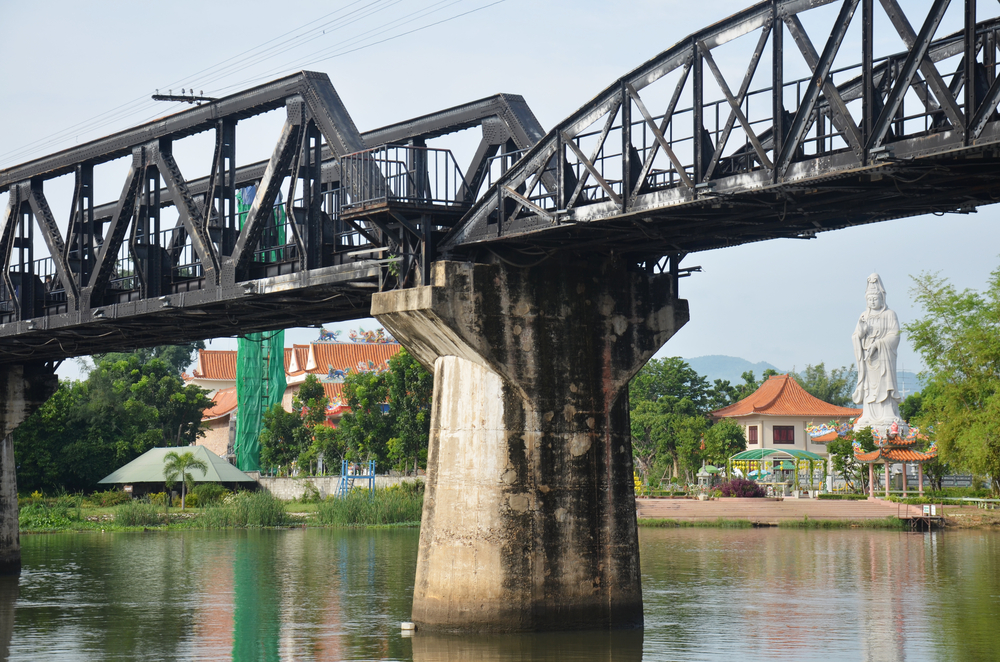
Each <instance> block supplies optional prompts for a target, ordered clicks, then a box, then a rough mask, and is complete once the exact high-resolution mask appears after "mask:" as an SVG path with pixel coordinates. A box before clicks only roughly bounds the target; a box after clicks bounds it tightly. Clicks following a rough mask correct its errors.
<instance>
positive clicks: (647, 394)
mask: <svg viewBox="0 0 1000 662" xmlns="http://www.w3.org/2000/svg"><path fill="white" fill-rule="evenodd" d="M708 391H709V387H708V380H707V379H706V378H705V377H702V376H701V375H699V374H698V373H697V372H695V371H694V369H693V368H692V367H691V366H689V365H688V364H687V362H686V361H684V359H682V358H681V357H679V356H671V357H667V358H663V359H650V360H649V362H648V363H647V364H646V365H644V366H643V367H642V369H641V370H640V371H639V373H638V374H637V375H636V376H635V377H633V378H632V381H631V382H630V383H629V402H630V403H631V405H632V408H635V406H637V405H638V403H640V402H642V401H649V402H656V401H658V400H659V399H660V398H663V397H665V396H671V397H673V398H676V399H677V400H682V399H684V398H687V399H688V400H690V401H691V403H692V404H693V405H694V407H695V409H697V410H698V411H699V412H703V411H706V410H707V407H708V403H709V396H708Z"/></svg>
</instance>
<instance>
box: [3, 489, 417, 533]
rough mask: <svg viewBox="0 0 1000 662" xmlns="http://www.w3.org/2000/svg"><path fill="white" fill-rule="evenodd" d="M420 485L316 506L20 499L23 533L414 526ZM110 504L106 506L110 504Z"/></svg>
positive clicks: (268, 498) (251, 495) (242, 495)
mask: <svg viewBox="0 0 1000 662" xmlns="http://www.w3.org/2000/svg"><path fill="white" fill-rule="evenodd" d="M423 496H424V495H423V484H422V483H417V484H404V487H396V486H393V487H390V488H387V489H380V490H375V491H374V493H369V492H368V491H367V490H358V491H356V492H355V493H353V494H351V495H349V496H348V497H347V498H345V499H337V498H330V499H327V500H325V501H321V502H319V503H302V502H296V501H289V502H285V501H281V500H279V499H277V498H276V497H274V496H272V495H271V494H270V493H269V492H265V491H258V492H237V493H230V494H227V495H225V496H224V497H223V498H221V499H219V500H217V501H214V502H211V503H208V504H206V505H204V506H201V507H194V508H187V509H186V510H184V511H181V510H180V509H178V508H169V509H167V508H165V506H164V504H162V501H161V503H153V502H151V501H149V500H146V499H131V498H126V499H108V498H100V499H93V498H91V497H83V496H80V495H74V496H60V497H47V498H45V497H31V498H27V499H24V500H22V502H21V504H20V510H19V516H18V528H19V529H20V531H21V532H22V533H25V534H28V533H48V532H56V531H80V532H82V531H135V530H148V529H158V530H176V529H248V528H267V527H284V526H303V525H305V526H329V527H343V526H352V527H356V526H416V525H419V524H420V514H421V512H422V510H423ZM109 501H110V502H111V505H105V504H107V503H108V502H109Z"/></svg>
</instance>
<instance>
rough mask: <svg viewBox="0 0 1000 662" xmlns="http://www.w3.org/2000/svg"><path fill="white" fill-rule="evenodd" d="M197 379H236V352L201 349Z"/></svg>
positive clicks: (195, 376) (194, 373) (194, 372)
mask: <svg viewBox="0 0 1000 662" xmlns="http://www.w3.org/2000/svg"><path fill="white" fill-rule="evenodd" d="M193 377H194V378H195V379H224V380H233V379H236V352H235V351H233V350H226V349H199V350H198V365H197V366H196V367H195V369H194V371H193Z"/></svg>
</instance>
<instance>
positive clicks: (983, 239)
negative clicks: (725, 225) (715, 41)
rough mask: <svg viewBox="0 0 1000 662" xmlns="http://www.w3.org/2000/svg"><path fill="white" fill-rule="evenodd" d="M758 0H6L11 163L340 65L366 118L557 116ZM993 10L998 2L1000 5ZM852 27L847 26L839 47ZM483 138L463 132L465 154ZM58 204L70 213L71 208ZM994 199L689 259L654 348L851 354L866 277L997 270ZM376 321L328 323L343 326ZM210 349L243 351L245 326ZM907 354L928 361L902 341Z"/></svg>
mask: <svg viewBox="0 0 1000 662" xmlns="http://www.w3.org/2000/svg"><path fill="white" fill-rule="evenodd" d="M911 3H912V6H914V7H916V6H919V5H924V4H927V2H926V1H925V0H909V1H908V2H907V3H906V6H907V7H908V8H909V7H910V6H911ZM749 4H751V3H750V1H749V0H735V1H734V0H713V1H712V2H709V3H705V2H703V3H691V2H690V1H689V0H622V1H619V2H607V1H598V0H547V1H546V2H542V3H540V2H537V1H533V0H500V1H499V2H498V1H497V0H442V1H437V0H356V1H352V0H335V1H331V0H284V1H283V2H282V3H280V4H276V3H273V2H262V1H257V0H243V1H241V2H227V1H222V0H219V1H213V2H204V1H203V0H199V1H198V2H194V1H191V0H172V1H171V2H170V3H136V2H126V1H124V0H105V1H104V2H100V3H80V2H75V1H61V0H52V1H50V2H45V3H35V2H31V3H19V2H13V1H12V0H0V19H2V21H0V23H2V24H3V25H5V26H6V27H7V28H8V29H7V30H5V31H4V39H3V40H0V61H3V62H6V63H8V64H9V65H10V66H6V67H3V68H2V69H0V90H3V91H2V92H0V168H5V167H9V166H12V165H15V164H18V163H21V162H24V161H26V160H29V159H31V158H35V157H38V156H42V155H45V154H48V153H52V152H54V151H57V150H60V149H65V148H67V147H71V146H73V145H74V144H77V143H80V142H85V141H87V140H91V139H94V138H98V137H100V136H103V135H106V134H108V133H111V132H113V131H116V130H120V129H123V128H127V127H129V126H133V125H135V124H139V123H142V122H145V121H148V120H151V119H153V118H156V117H159V116H162V115H165V114H169V113H171V112H176V111H177V110H181V109H182V108H181V107H179V106H178V105H172V104H163V103H157V102H152V101H150V100H149V96H150V95H151V94H153V93H154V92H155V91H157V90H159V91H160V92H165V91H167V90H173V91H174V92H175V93H176V92H178V91H179V90H180V89H181V88H182V87H183V88H186V89H191V88H193V89H195V90H197V91H204V93H205V94H206V95H210V96H222V95H225V94H231V93H233V92H235V91H237V90H239V89H243V88H246V87H249V86H252V85H255V84H259V83H262V82H265V81H267V80H271V79H273V78H277V77H279V76H281V75H285V74H288V73H292V72H294V71H297V70H300V69H310V70H315V71H322V72H326V73H327V74H328V75H329V76H330V78H331V80H332V82H333V84H334V86H335V87H336V89H337V91H338V93H339V94H340V97H341V99H342V100H343V102H344V104H345V106H346V107H347V109H348V111H349V112H350V113H351V116H352V117H353V119H354V122H355V124H356V125H357V126H358V128H359V129H360V130H362V131H365V130H369V129H373V128H376V127H379V126H383V125H385V124H389V123H392V122H396V121H400V120H403V119H408V118H411V117H415V116H418V115H421V114H424V113H427V112H432V111H435V110H439V109H442V108H446V107H449V106H452V105H456V104H460V103H464V102H467V101H471V100H474V99H478V98H481V97H485V96H489V95H492V94H496V93H499V92H506V93H513V94H520V95H522V96H523V97H524V98H525V100H526V101H527V103H528V105H529V106H530V107H531V109H532V110H533V111H534V113H535V115H536V117H537V118H538V120H539V121H540V123H541V124H542V126H543V127H544V128H545V129H546V130H547V129H549V128H551V127H552V126H553V125H555V124H556V123H557V122H559V121H560V120H562V119H563V118H565V117H566V116H568V115H569V114H571V113H572V112H573V111H575V110H576V109H577V108H579V107H580V106H582V105H583V104H585V103H586V102H587V101H588V100H589V99H591V98H592V97H593V96H594V95H595V94H597V93H598V92H600V91H601V90H602V89H603V88H604V87H605V86H607V85H608V84H610V83H611V82H612V81H613V80H615V79H616V78H617V77H619V76H621V75H622V74H624V73H626V72H627V71H629V70H630V69H632V68H634V67H635V66H637V65H639V64H641V63H642V62H644V61H645V60H647V59H649V58H651V57H653V56H655V55H656V54H657V53H659V52H661V51H663V50H665V49H667V48H669V47H670V46H672V45H673V44H674V43H675V42H677V41H679V40H681V39H683V38H684V37H686V36H687V35H688V34H690V33H692V32H694V31H696V30H698V29H700V28H702V27H705V26H707V25H708V24H710V23H712V22H714V21H717V20H720V19H722V18H725V17H726V16H728V15H730V14H732V13H735V12H737V11H739V10H740V9H743V8H744V7H746V6H748V5H749ZM876 4H877V3H876ZM953 4H956V5H960V4H961V3H953ZM980 5H981V9H980V14H981V18H982V17H983V16H987V15H993V14H996V13H997V8H996V5H995V3H994V4H988V3H984V2H980ZM833 8H834V9H835V8H836V6H834V7H833ZM827 9H829V8H827ZM823 11H825V9H824V10H823ZM949 11H951V10H949ZM987 12H988V13H987ZM950 20H952V18H951V17H949V18H948V19H947V20H946V21H945V23H946V24H947V23H948V21H950ZM17 26H22V29H17ZM29 26H34V27H33V28H31V29H28V28H29ZM39 26H44V28H40V27H39ZM877 34H879V35H880V37H879V38H882V35H883V34H884V31H877ZM855 37H856V34H854V33H850V34H849V36H848V39H847V42H846V44H847V45H845V48H848V46H849V44H850V42H851V40H852V39H854V38H855ZM732 64H733V63H730V62H726V61H725V60H724V59H722V58H720V66H722V68H723V69H724V70H729V71H733V69H732V66H731V65H732ZM268 118H270V119H268ZM268 118H263V119H262V120H261V121H260V122H259V123H258V124H255V125H253V130H254V131H257V133H258V135H253V132H252V131H251V132H250V134H249V135H248V133H247V131H245V130H243V128H242V127H243V124H241V132H240V134H239V145H238V150H239V151H238V161H239V162H240V163H246V162H251V161H255V160H259V159H263V158H266V157H267V156H269V154H270V150H271V149H272V147H273V145H274V143H275V139H276V135H277V131H278V129H279V128H280V122H281V117H276V118H274V117H271V116H268ZM463 140H464V142H463ZM470 144H472V143H471V142H470V140H469V137H468V136H466V137H465V138H464V139H463V138H461V137H460V138H459V140H458V141H457V142H456V150H457V151H460V150H463V149H466V150H467V149H469V145H470ZM182 157H183V158H188V157H187V156H185V155H182V154H180V153H179V154H178V160H179V161H181V165H182V170H184V171H185V175H186V176H188V177H193V176H200V175H202V174H204V171H205V170H207V168H208V161H209V160H210V159H211V152H210V151H209V152H208V153H207V156H206V157H204V160H205V163H204V164H203V166H204V167H203V168H202V169H201V170H200V171H196V170H197V168H193V166H192V168H190V169H189V168H188V163H194V162H192V161H191V160H190V159H189V158H188V160H187V161H185V160H183V159H182ZM464 160H466V159H463V158H460V159H459V161H460V162H462V161H464ZM195 165H197V164H196V163H195ZM189 170H190V171H189ZM107 181H108V186H106V187H104V188H103V189H102V182H101V181H98V182H97V189H98V194H97V198H98V202H99V203H102V202H106V201H110V200H112V199H116V198H117V196H118V191H119V188H120V186H121V181H122V180H121V177H120V176H118V177H111V176H110V175H109V178H108V180H107ZM64 184H65V183H64ZM54 186H55V187H56V188H58V186H59V185H54ZM53 195H54V194H53ZM0 203H2V204H4V205H5V204H6V198H5V197H0ZM50 203H52V204H53V209H54V211H55V213H56V216H57V218H63V217H64V216H65V214H66V213H68V211H66V212H61V211H60V208H59V207H58V205H57V204H56V203H54V202H53V200H52V199H51V198H50ZM998 213H1000V209H998V208H997V207H984V208H981V209H980V210H979V212H978V213H975V214H969V215H955V214H950V215H946V216H941V217H937V216H923V217H918V218H911V219H902V220H896V221H890V222H885V223H880V224H875V225H870V226H866V227H862V228H853V229H846V230H839V231H835V232H828V233H823V234H820V235H818V237H817V238H816V239H812V240H791V239H782V240H773V241H767V242H761V243H757V244H749V245H745V246H741V247H735V248H726V249H719V250H714V251H707V252H703V253H696V254H693V255H691V256H689V257H688V258H687V260H686V262H685V266H694V265H699V266H701V267H702V269H703V271H702V273H696V274H694V275H692V276H691V277H689V278H686V279H684V280H682V281H681V296H682V297H684V298H686V299H687V300H688V301H689V305H690V310H691V321H690V322H688V324H687V325H685V327H684V328H682V329H681V330H680V331H679V332H678V333H677V335H676V336H675V337H674V338H673V339H671V340H670V341H669V342H668V343H667V344H666V345H665V347H664V348H663V349H662V350H661V352H660V354H659V355H660V356H683V357H696V356H704V355H710V354H724V355H729V356H739V357H742V358H745V359H747V360H749V361H752V362H757V361H767V362H769V363H772V364H773V365H776V366H778V367H779V368H781V369H783V370H791V369H796V370H801V369H802V368H804V367H805V366H806V365H807V364H813V365H815V364H818V363H821V362H822V363H825V364H826V365H827V367H836V366H841V365H848V364H850V363H852V362H853V355H852V351H851V342H850V336H851V333H852V331H853V329H854V325H855V323H856V321H857V318H858V315H859V314H860V313H861V312H862V310H863V309H864V290H865V282H866V278H867V276H868V275H869V274H870V273H871V272H872V271H877V272H878V273H879V274H880V275H881V276H882V280H883V282H884V283H885V287H886V290H887V292H888V295H887V301H888V304H889V306H890V307H891V308H892V309H894V310H895V311H896V313H897V314H898V316H899V318H900V321H901V322H902V323H904V324H905V323H907V322H910V321H913V320H915V319H917V318H918V317H919V316H920V315H921V310H920V309H919V308H918V307H915V306H914V303H913V297H912V294H911V292H910V289H911V287H912V285H913V280H912V278H913V276H916V275H918V274H920V273H921V272H938V273H940V275H942V276H944V277H947V278H948V279H950V281H951V282H952V283H953V284H954V285H955V286H956V287H958V288H959V289H963V288H974V289H982V288H984V287H985V284H986V281H987V278H988V276H989V274H990V273H991V272H992V271H994V270H995V269H997V268H998V266H1000V242H998V241H997V239H998V236H1000V232H998V219H1000V217H998ZM60 214H62V215H60ZM375 324H376V323H375V322H374V321H372V320H361V321H358V322H356V323H347V324H340V325H328V327H327V328H340V329H345V335H346V329H350V328H357V327H364V328H366V329H367V328H371V327H373V326H375ZM316 336H317V330H316V329H298V330H290V331H289V332H288V333H287V334H286V342H287V343H289V344H290V343H291V342H298V343H303V342H308V341H309V340H312V339H314V338H315V337H316ZM210 346H211V347H212V348H217V349H229V348H235V341H234V340H233V339H215V340H213V341H212V342H211V344H210ZM899 367H900V368H901V369H906V370H911V371H914V372H916V371H919V370H921V369H922V368H923V365H922V363H921V361H920V357H919V355H918V354H917V353H915V352H914V350H913V348H912V347H911V346H910V344H909V342H908V340H907V339H906V337H905V336H904V338H903V341H902V343H901V345H900V349H899ZM60 375H61V376H63V377H67V378H76V377H78V376H79V375H80V365H79V363H78V362H75V361H67V362H66V363H64V365H63V366H62V367H61V368H60Z"/></svg>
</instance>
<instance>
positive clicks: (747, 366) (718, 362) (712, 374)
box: [684, 354, 924, 398]
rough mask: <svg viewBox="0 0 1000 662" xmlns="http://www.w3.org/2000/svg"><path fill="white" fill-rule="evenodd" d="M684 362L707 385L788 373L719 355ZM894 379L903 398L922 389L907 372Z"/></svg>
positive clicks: (765, 364) (736, 382) (897, 375)
mask: <svg viewBox="0 0 1000 662" xmlns="http://www.w3.org/2000/svg"><path fill="white" fill-rule="evenodd" d="M684 360H685V361H687V363H688V365H690V366H691V367H692V368H693V369H694V371H695V372H697V373H698V374H699V375H702V376H704V377H707V378H708V383H709V384H711V383H712V382H714V381H715V380H716V379H726V380H729V383H731V384H742V383H743V377H742V375H743V373H744V372H746V371H747V370H752V371H753V374H754V377H756V378H757V379H758V380H760V378H761V375H763V374H764V371H765V370H767V369H768V368H770V369H771V370H776V371H777V372H778V373H779V374H784V373H786V372H788V371H787V370H781V369H779V368H777V367H775V366H773V365H771V364H770V363H768V362H767V361H760V362H758V363H751V362H750V361H747V360H746V359H741V358H739V357H737V356H722V355H719V354H713V355H712V356H698V357H695V358H693V359H684ZM803 367H804V366H803ZM826 367H827V370H829V369H831V368H839V367H840V366H826ZM896 379H897V381H896V383H897V384H898V385H899V390H900V391H902V392H903V397H904V398H905V397H906V396H908V395H912V394H914V393H917V392H918V391H921V390H922V389H923V388H924V383H923V381H922V380H921V379H920V378H919V377H918V376H917V375H916V373H913V372H910V371H908V370H900V371H897V373H896Z"/></svg>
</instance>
